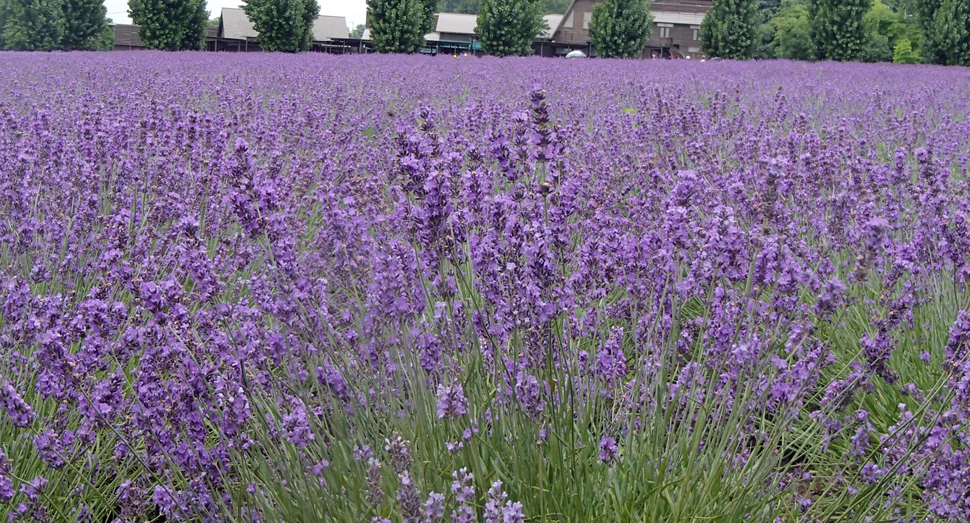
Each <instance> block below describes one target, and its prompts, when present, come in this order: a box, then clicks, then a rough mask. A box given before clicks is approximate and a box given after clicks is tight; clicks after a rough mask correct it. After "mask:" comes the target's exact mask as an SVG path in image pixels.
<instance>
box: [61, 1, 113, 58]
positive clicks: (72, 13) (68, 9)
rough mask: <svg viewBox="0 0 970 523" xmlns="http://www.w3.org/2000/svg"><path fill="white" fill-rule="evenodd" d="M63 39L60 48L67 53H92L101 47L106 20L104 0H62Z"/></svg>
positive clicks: (106, 26) (106, 24) (106, 25)
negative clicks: (76, 51)
mask: <svg viewBox="0 0 970 523" xmlns="http://www.w3.org/2000/svg"><path fill="white" fill-rule="evenodd" d="M61 7H62V10H63V12H64V39H63V40H62V43H61V45H62V47H63V48H64V49H67V50H68V51H70V50H72V49H80V50H85V51H94V50H97V49H99V48H100V47H101V46H102V41H103V40H104V38H103V35H104V32H105V29H107V28H108V19H107V18H106V17H105V14H106V13H107V12H108V10H107V9H106V8H105V7H104V0H63V4H62V5H61Z"/></svg>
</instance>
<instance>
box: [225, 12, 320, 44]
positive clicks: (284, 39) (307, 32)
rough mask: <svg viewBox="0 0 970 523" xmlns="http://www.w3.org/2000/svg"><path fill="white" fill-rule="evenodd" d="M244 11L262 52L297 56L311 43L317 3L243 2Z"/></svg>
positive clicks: (316, 14)
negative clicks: (295, 54) (280, 52)
mask: <svg viewBox="0 0 970 523" xmlns="http://www.w3.org/2000/svg"><path fill="white" fill-rule="evenodd" d="M243 11H245V13H246V16H247V17H249V20H251V21H252V22H253V27H254V28H255V29H256V31H258V33H259V34H258V35H257V36H256V43H258V44H259V47H260V48H261V49H262V50H264V51H283V52H287V53H298V52H301V51H306V50H307V49H309V48H310V45H311V43H312V42H313V23H314V22H315V21H316V19H317V16H318V15H319V14H320V4H318V3H317V0H243Z"/></svg>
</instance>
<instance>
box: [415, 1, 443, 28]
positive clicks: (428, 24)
mask: <svg viewBox="0 0 970 523" xmlns="http://www.w3.org/2000/svg"><path fill="white" fill-rule="evenodd" d="M418 2H419V3H420V4H421V15H422V21H421V31H422V32H421V34H422V35H425V34H428V33H431V32H433V31H434V21H435V15H436V14H437V13H438V2H439V0H418Z"/></svg>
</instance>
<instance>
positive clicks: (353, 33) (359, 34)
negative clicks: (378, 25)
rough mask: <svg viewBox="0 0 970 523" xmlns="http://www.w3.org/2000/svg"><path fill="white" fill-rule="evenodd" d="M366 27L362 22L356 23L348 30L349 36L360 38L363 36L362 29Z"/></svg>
mask: <svg viewBox="0 0 970 523" xmlns="http://www.w3.org/2000/svg"><path fill="white" fill-rule="evenodd" d="M366 29H367V28H366V27H365V26H364V24H357V27H355V28H354V30H353V31H351V32H350V37H351V38H360V37H362V36H364V31H365V30H366Z"/></svg>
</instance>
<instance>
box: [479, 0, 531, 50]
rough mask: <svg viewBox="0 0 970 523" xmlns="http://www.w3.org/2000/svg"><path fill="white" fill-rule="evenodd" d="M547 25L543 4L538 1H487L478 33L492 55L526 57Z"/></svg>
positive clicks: (483, 3) (484, 3) (480, 16)
mask: <svg viewBox="0 0 970 523" xmlns="http://www.w3.org/2000/svg"><path fill="white" fill-rule="evenodd" d="M543 24H544V21H543V20H542V3H540V2H538V1H536V0H484V1H483V2H482V9H481V11H480V12H479V13H478V26H477V27H476V28H475V32H476V33H477V34H478V37H479V38H480V39H481V41H482V49H483V50H484V51H485V52H486V53H488V54H490V55H495V56H510V55H519V56H526V55H529V54H532V42H533V41H535V38H536V35H538V34H539V31H540V30H541V29H542V27H543Z"/></svg>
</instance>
